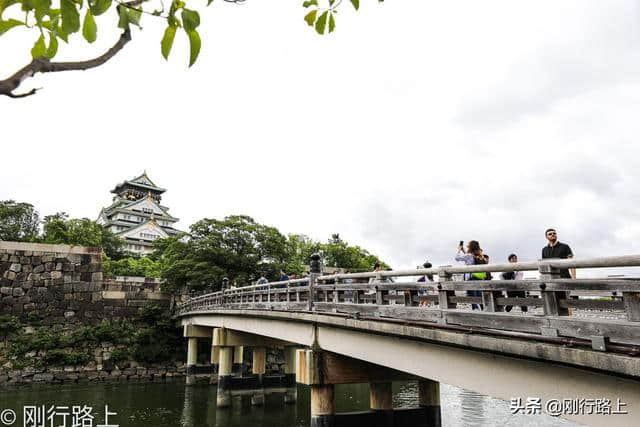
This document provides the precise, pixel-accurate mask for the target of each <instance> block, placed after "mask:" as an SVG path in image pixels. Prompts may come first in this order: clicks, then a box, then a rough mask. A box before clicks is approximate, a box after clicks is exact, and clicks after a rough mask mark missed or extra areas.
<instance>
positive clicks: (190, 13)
mask: <svg viewBox="0 0 640 427" xmlns="http://www.w3.org/2000/svg"><path fill="white" fill-rule="evenodd" d="M182 25H183V26H184V30H185V31H186V32H187V33H190V32H191V31H193V30H195V29H196V28H198V25H200V15H199V14H198V12H196V11H195V10H190V9H183V10H182Z"/></svg>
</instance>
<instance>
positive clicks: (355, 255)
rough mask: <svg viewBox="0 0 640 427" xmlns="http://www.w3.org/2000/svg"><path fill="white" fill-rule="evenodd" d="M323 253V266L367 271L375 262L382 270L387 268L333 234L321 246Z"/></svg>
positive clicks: (364, 251)
mask: <svg viewBox="0 0 640 427" xmlns="http://www.w3.org/2000/svg"><path fill="white" fill-rule="evenodd" d="M323 253H324V262H325V265H328V266H331V267H339V268H346V269H349V270H358V271H368V270H371V269H372V268H373V265H374V264H375V263H377V262H379V263H380V265H381V266H382V267H383V268H387V267H388V266H387V264H385V263H384V262H382V260H380V259H379V258H378V257H377V256H375V255H372V254H370V253H369V252H367V251H366V250H365V249H362V248H361V247H360V246H350V245H349V244H348V243H347V242H345V241H344V240H342V239H341V238H340V235H339V234H333V235H332V236H331V238H330V239H329V242H328V243H327V244H325V245H323Z"/></svg>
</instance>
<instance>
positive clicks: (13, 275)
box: [4, 270, 16, 281]
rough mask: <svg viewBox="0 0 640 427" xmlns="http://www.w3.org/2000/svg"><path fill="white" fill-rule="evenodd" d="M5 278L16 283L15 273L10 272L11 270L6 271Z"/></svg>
mask: <svg viewBox="0 0 640 427" xmlns="http://www.w3.org/2000/svg"><path fill="white" fill-rule="evenodd" d="M4 278H5V279H7V280H11V281H14V280H15V279H16V273H15V271H10V270H7V271H5V272H4Z"/></svg>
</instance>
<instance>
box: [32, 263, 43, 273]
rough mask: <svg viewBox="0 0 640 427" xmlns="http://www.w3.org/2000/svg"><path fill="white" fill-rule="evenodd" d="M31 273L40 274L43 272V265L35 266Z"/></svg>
mask: <svg viewBox="0 0 640 427" xmlns="http://www.w3.org/2000/svg"><path fill="white" fill-rule="evenodd" d="M33 272H34V273H42V272H44V264H39V265H36V266H35V267H33Z"/></svg>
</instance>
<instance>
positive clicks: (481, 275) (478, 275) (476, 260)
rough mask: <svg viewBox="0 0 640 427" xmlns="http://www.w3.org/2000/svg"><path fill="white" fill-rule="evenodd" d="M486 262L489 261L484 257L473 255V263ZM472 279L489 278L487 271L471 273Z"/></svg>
mask: <svg viewBox="0 0 640 427" xmlns="http://www.w3.org/2000/svg"><path fill="white" fill-rule="evenodd" d="M486 263H487V261H485V260H484V259H479V258H476V257H473V265H478V264H486ZM470 280H487V273H485V272H477V273H471V278H470Z"/></svg>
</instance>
